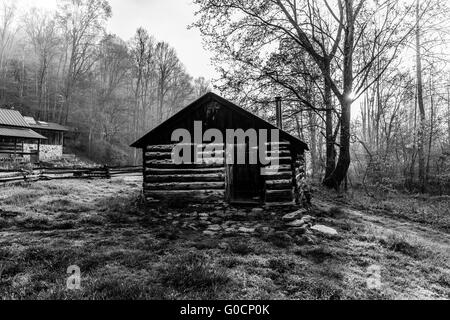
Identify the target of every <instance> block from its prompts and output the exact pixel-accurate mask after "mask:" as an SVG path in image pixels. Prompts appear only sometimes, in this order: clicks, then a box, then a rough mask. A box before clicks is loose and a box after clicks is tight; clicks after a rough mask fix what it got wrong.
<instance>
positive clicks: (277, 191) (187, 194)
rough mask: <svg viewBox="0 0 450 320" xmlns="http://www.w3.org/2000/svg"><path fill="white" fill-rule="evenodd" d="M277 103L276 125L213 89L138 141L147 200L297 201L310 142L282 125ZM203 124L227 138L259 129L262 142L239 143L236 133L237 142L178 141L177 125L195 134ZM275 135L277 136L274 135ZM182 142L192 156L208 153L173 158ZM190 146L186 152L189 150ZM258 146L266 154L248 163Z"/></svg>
mask: <svg viewBox="0 0 450 320" xmlns="http://www.w3.org/2000/svg"><path fill="white" fill-rule="evenodd" d="M277 101H278V102H277V108H276V111H277V112H276V114H277V126H274V125H273V124H271V123H269V122H267V121H265V120H263V119H261V118H260V117H258V116H256V115H254V114H253V113H251V112H248V111H246V110H245V109H243V108H241V107H239V106H237V105H235V104H233V103H232V102H230V101H228V100H226V99H224V98H222V97H220V96H218V95H216V94H214V93H211V92H210V93H207V94H205V95H204V96H202V97H201V98H200V99H198V100H196V101H195V102H193V103H191V104H190V105H188V106H187V107H185V108H183V109H182V110H180V111H179V112H178V113H176V114H175V115H173V116H172V117H170V118H169V119H167V120H166V121H164V122H163V123H161V124H160V125H158V126H157V127H155V128H154V129H152V130H151V131H150V132H148V133H147V134H145V135H144V136H143V137H141V138H140V139H138V140H137V141H136V142H134V143H133V144H132V145H131V146H132V147H134V148H139V149H142V156H143V176H144V177H143V178H144V179H143V192H144V195H145V198H146V200H147V201H150V202H157V203H164V202H166V203H171V204H174V203H181V204H184V203H188V202H202V203H203V202H207V203H230V204H233V205H234V204H238V205H239V204H242V205H250V206H257V205H263V204H274V205H275V204H296V203H297V204H298V203H299V198H300V193H301V190H300V189H301V186H302V179H304V172H305V170H304V152H305V150H308V146H307V145H306V144H305V143H304V142H303V141H301V140H299V139H298V138H296V137H294V136H292V135H290V134H289V133H287V132H286V131H283V130H281V129H280V127H281V125H282V123H281V103H280V100H279V99H278V100H277ZM196 126H197V127H196ZM198 126H200V129H201V130H202V132H207V131H208V129H213V130H216V133H219V132H220V133H221V134H222V135H223V136H226V137H227V138H228V136H227V133H228V132H229V131H230V129H231V130H234V131H236V130H239V129H241V130H242V131H244V132H249V131H248V130H249V129H250V130H252V129H254V132H256V134H257V139H258V142H257V145H256V146H255V145H254V144H251V143H250V138H249V137H247V138H248V139H247V138H246V139H245V140H242V139H241V140H240V141H239V140H238V139H234V138H235V137H233V139H232V141H229V140H230V139H226V141H223V140H222V141H220V140H219V142H218V141H217V140H216V139H217V138H216V139H214V141H213V140H212V139H211V140H208V141H207V142H205V141H204V140H202V141H200V142H199V141H198V139H197V140H196V139H195V138H194V142H192V140H191V141H188V142H187V143H186V141H182V142H180V140H179V139H177V140H176V141H174V140H173V133H174V132H175V131H176V130H177V129H182V130H184V132H188V133H190V134H191V135H192V136H195V135H196V134H197V135H198V132H196V130H197V129H198ZM264 130H265V131H264ZM274 130H275V131H274ZM242 131H241V132H242ZM262 132H269V133H270V139H267V136H266V137H263V136H262V135H263V134H262ZM272 133H273V136H277V139H273V138H274V137H272ZM275 133H276V135H275ZM265 135H267V134H265ZM203 137H204V136H203ZM177 143H178V146H180V145H181V144H184V146H186V145H188V146H189V147H192V149H191V150H192V151H193V152H192V153H193V154H195V152H196V150H197V152H198V154H200V155H202V153H204V154H203V156H202V157H200V161H198V159H197V161H195V156H194V157H193V156H192V155H189V157H190V160H192V161H187V162H186V161H184V162H181V163H179V162H176V161H174V150H175V149H176V146H177ZM184 146H183V147H184ZM211 146H213V152H212V155H213V157H211V152H209V153H208V154H207V155H206V156H205V153H206V149H207V148H210V149H211ZM210 149H208V150H210ZM258 149H259V150H258ZM185 150H186V149H183V151H182V152H181V153H185ZM230 150H231V151H232V152H231V156H230ZM239 150H241V151H242V150H243V151H242V152H243V153H244V155H245V161H244V162H242V161H241V162H239V161H238V160H236V156H237V154H238V152H239ZM255 150H257V151H258V154H259V153H260V152H264V153H265V156H266V158H265V159H262V158H261V157H260V158H259V159H257V161H256V162H251V161H248V160H249V159H250V153H251V152H254V151H255ZM178 152H179V151H178ZM189 154H190V152H189ZM230 160H232V161H230ZM263 160H264V161H263ZM268 160H270V163H269V164H268V163H267V162H268ZM274 163H275V165H274ZM262 169H266V170H265V171H264V170H262Z"/></svg>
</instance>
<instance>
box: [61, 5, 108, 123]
mask: <svg viewBox="0 0 450 320" xmlns="http://www.w3.org/2000/svg"><path fill="white" fill-rule="evenodd" d="M110 16H111V7H110V6H109V4H108V2H107V1H105V0H91V1H89V0H64V1H63V2H62V3H60V6H59V8H58V13H57V18H58V23H59V25H60V27H61V28H62V29H63V30H64V36H65V40H66V41H67V44H68V50H69V53H68V66H67V70H66V79H65V84H64V91H63V97H64V105H63V109H62V110H61V112H60V116H59V117H60V121H61V122H63V123H67V121H68V117H69V111H70V106H71V99H72V94H73V92H74V89H75V86H76V84H77V81H78V80H80V78H81V77H82V76H83V75H85V74H86V73H87V72H88V71H89V70H90V69H91V67H92V65H93V64H94V63H95V59H94V57H95V48H96V46H95V45H96V41H97V40H98V38H99V36H101V33H102V32H103V26H104V23H105V21H106V20H107V19H108V18H109V17H110Z"/></svg>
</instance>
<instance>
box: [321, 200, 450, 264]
mask: <svg viewBox="0 0 450 320" xmlns="http://www.w3.org/2000/svg"><path fill="white" fill-rule="evenodd" d="M313 204H314V205H316V206H317V208H318V209H320V210H322V211H328V210H330V209H331V208H333V207H338V208H340V209H341V210H342V211H343V212H344V213H346V214H348V215H350V216H353V217H357V218H359V219H360V220H361V221H363V222H365V223H367V224H369V225H370V226H372V227H374V228H378V229H382V230H381V231H383V232H385V233H387V232H398V233H401V234H404V235H406V236H408V237H412V238H416V239H417V240H419V241H420V242H421V243H424V244H426V245H428V246H431V247H435V246H439V247H441V248H442V249H444V252H447V253H448V257H450V236H449V235H448V234H447V233H445V232H442V231H439V230H436V229H433V228H431V227H428V226H424V225H421V224H418V223H416V222H412V221H408V220H405V219H398V220H397V219H393V218H390V217H387V216H383V215H377V214H375V213H370V214H369V213H366V212H363V211H360V210H355V209H352V208H349V207H346V206H344V205H343V204H341V203H333V202H331V201H322V200H317V199H314V200H313Z"/></svg>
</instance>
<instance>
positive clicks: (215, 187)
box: [143, 144, 225, 205]
mask: <svg viewBox="0 0 450 320" xmlns="http://www.w3.org/2000/svg"><path fill="white" fill-rule="evenodd" d="M174 146H175V145H148V146H147V147H146V148H145V149H144V154H143V159H144V160H143V161H144V186H143V189H144V196H145V198H146V200H147V201H151V202H155V201H157V202H168V203H170V204H175V205H176V204H181V205H182V204H183V203H186V202H215V203H217V202H223V200H224V197H225V165H224V162H225V161H224V160H225V159H224V156H223V144H222V145H221V146H219V145H216V146H215V147H216V150H219V151H218V152H217V154H216V155H214V157H213V158H205V159H202V162H201V163H188V164H175V163H174V162H173V160H172V150H173V147H174ZM200 148H201V150H199V151H200V152H203V151H204V145H200ZM220 150H222V152H220Z"/></svg>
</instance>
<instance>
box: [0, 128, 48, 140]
mask: <svg viewBox="0 0 450 320" xmlns="http://www.w3.org/2000/svg"><path fill="white" fill-rule="evenodd" d="M0 136H3V137H11V138H25V139H45V140H46V139H47V138H46V137H44V136H42V135H40V134H39V133H37V132H34V131H33V130H31V129H25V128H23V129H19V128H5V127H0Z"/></svg>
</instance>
